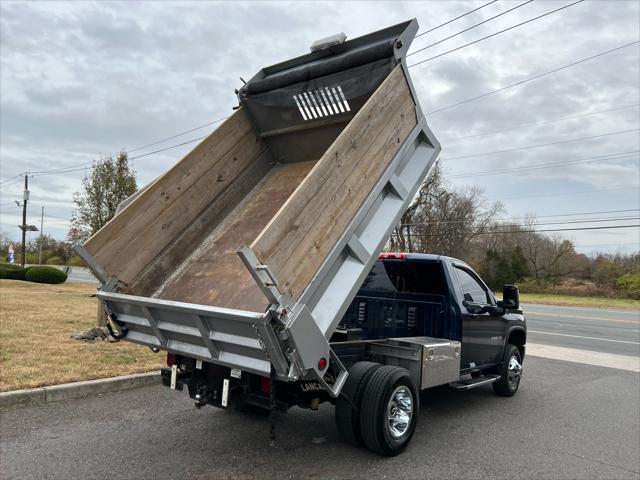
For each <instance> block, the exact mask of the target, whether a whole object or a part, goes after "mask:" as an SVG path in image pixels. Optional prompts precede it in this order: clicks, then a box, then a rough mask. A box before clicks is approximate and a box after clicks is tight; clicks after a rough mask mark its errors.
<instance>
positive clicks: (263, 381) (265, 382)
mask: <svg viewBox="0 0 640 480" xmlns="http://www.w3.org/2000/svg"><path fill="white" fill-rule="evenodd" d="M260 390H262V393H264V394H265V395H269V391H270V390H271V379H270V378H269V377H260Z"/></svg>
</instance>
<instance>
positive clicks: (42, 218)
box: [38, 205, 44, 265]
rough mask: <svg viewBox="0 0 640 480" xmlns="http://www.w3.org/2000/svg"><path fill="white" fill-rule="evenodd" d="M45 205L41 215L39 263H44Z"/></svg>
mask: <svg viewBox="0 0 640 480" xmlns="http://www.w3.org/2000/svg"><path fill="white" fill-rule="evenodd" d="M43 224H44V205H43V206H42V214H41V215H40V253H38V265H42V244H43V243H44V237H43V235H44V230H43V229H42V228H43V226H44V225H43Z"/></svg>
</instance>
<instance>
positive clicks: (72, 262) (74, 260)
mask: <svg viewBox="0 0 640 480" xmlns="http://www.w3.org/2000/svg"><path fill="white" fill-rule="evenodd" d="M67 265H69V266H71V267H86V266H87V265H86V264H85V263H84V261H82V259H81V258H80V257H79V256H78V255H74V256H73V257H71V258H70V259H69V261H68V262H67Z"/></svg>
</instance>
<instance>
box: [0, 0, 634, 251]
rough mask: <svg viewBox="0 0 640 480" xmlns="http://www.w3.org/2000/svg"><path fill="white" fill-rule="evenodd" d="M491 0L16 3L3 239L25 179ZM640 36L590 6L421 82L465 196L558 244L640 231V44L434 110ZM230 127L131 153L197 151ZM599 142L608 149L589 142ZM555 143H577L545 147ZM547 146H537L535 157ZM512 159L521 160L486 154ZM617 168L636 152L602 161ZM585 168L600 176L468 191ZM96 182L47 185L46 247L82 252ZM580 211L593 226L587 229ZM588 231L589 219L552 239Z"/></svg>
mask: <svg viewBox="0 0 640 480" xmlns="http://www.w3.org/2000/svg"><path fill="white" fill-rule="evenodd" d="M487 1H488V0H486V1H483V2H466V1H460V2H454V1H446V2H437V1H429V2H406V3H401V2H364V1H361V2H353V3H346V2H345V3H329V2H314V3H311V2H309V3H303V2H298V3H286V2H246V3H242V2H228V3H227V2H217V3H214V2H210V3H207V2H137V3H134V2H129V3H119V2H100V3H90V2H38V3H28V2H8V1H3V2H2V3H1V4H0V13H1V22H0V25H1V32H0V33H1V40H0V41H1V44H0V46H1V52H0V57H1V58H0V66H1V72H0V95H1V99H0V120H1V126H0V133H1V145H0V155H1V171H0V182H2V181H4V183H1V184H0V189H1V190H0V212H2V213H1V214H0V215H1V218H0V223H1V225H0V229H1V231H2V232H4V233H7V234H9V235H10V236H11V237H13V238H16V239H17V238H18V236H19V230H18V228H17V225H18V224H19V223H21V217H20V209H19V208H18V207H17V206H16V205H15V204H14V203H13V201H14V200H20V199H21V197H22V192H21V190H22V183H21V182H22V179H21V178H20V177H18V178H15V179H11V178H12V177H14V176H16V175H18V174H20V173H21V172H23V171H25V170H28V171H33V172H37V171H42V170H50V169H57V168H62V167H67V166H69V167H73V166H77V165H83V164H87V163H89V162H91V161H92V160H94V159H97V158H99V157H100V156H101V155H102V156H104V155H108V154H110V153H115V152H117V151H119V150H121V149H127V150H131V149H135V148H136V147H139V146H143V145H146V144H148V143H152V142H154V141H156V140H160V139H163V138H166V137H169V136H172V135H175V134H178V133H181V132H184V131H185V130H189V129H191V128H193V127H196V126H199V125H202V124H205V123H207V122H212V121H214V120H216V119H219V118H221V117H224V116H226V115H228V114H229V113H230V112H231V108H232V107H233V106H234V105H235V104H236V98H235V95H234V93H233V91H234V89H235V88H237V87H239V86H240V85H241V82H240V80H239V77H243V78H248V77H251V76H253V75H254V74H255V73H256V71H258V70H259V69H260V68H262V67H264V66H267V65H270V64H273V63H276V62H279V61H282V60H286V59H288V58H291V57H294V56H298V55H301V54H304V53H306V52H307V51H308V46H309V45H311V43H313V41H314V40H316V39H318V38H322V37H326V36H328V35H331V34H333V33H337V32H340V31H342V32H345V33H346V34H347V36H348V37H349V38H354V37H357V36H359V35H362V34H365V33H368V32H370V31H373V30H377V29H380V28H383V27H385V26H389V25H392V24H395V23H399V22H401V21H404V20H407V19H410V18H417V19H418V22H419V24H420V31H425V30H427V29H429V28H432V27H434V26H436V25H439V24H441V23H443V22H445V21H447V20H449V19H451V18H454V17H456V16H458V15H460V14H462V13H465V12H467V11H469V10H471V9H472V8H474V7H478V6H480V5H482V4H484V3H486V2H487ZM523 2H524V0H523ZM523 2H510V1H504V0H501V1H498V2H495V3H493V4H491V5H489V6H487V7H485V8H482V9H480V10H478V11H477V12H475V13H473V14H470V15H468V16H465V17H464V18H461V19H459V20H457V21H455V22H452V23H450V24H449V25H447V26H444V27H442V28H439V29H437V30H434V31H433V32H430V33H428V34H426V35H424V36H421V37H420V38H417V39H416V40H415V41H414V43H413V46H412V49H411V51H415V50H417V49H419V48H422V47H426V46H428V45H430V44H432V43H434V42H437V41H438V40H441V39H443V38H445V37H447V36H449V35H452V34H455V33H457V32H459V31H460V30H463V29H465V28H467V27H470V26H472V25H474V24H476V23H479V22H481V21H483V20H485V19H488V18H490V17H493V16H495V15H497V14H498V13H500V12H503V11H505V10H508V9H510V8H513V7H515V6H516V5H518V4H519V3H523ZM569 3H572V2H571V0H566V1H563V2H555V1H541V0H536V1H534V2H532V3H529V4H527V5H525V6H523V7H521V8H518V9H516V10H514V11H512V12H509V13H506V14H505V15H503V16H500V17H499V18H496V19H494V20H490V21H488V22H487V23H485V24H483V25H481V26H479V27H476V28H473V29H471V30H469V31H468V32H466V33H464V34H462V35H457V36H455V37H454V38H452V39H450V40H447V41H444V42H442V43H441V44H439V45H436V46H433V47H431V48H428V49H427V50H425V51H422V52H419V53H417V54H415V55H413V56H411V57H409V58H408V63H409V65H411V64H414V63H416V62H419V61H421V60H425V59H428V58H430V57H433V56H435V55H438V54H439V53H443V52H446V51H448V50H451V49H452V48H455V47H457V46H460V45H463V44H465V43H468V42H470V41H473V40H476V39H478V38H481V37H483V36H485V35H488V34H491V33H493V32H497V31H499V30H501V29H504V28H507V27H509V26H511V25H515V24H517V23H520V22H522V21H525V20H527V19H530V18H533V17H536V16H538V15H540V14H542V13H545V12H548V11H551V10H553V9H555V8H558V7H561V6H563V5H567V4H569ZM639 38H640V10H639V2H638V1H621V0H617V1H585V2H583V3H579V4H577V5H574V6H572V7H569V8H567V9H564V10H561V11H558V12H556V13H553V14H551V15H549V16H547V17H544V18H541V19H539V20H536V21H534V22H532V23H528V24H526V25H523V26H521V27H518V28H515V29H513V30H511V31H508V32H506V33H503V34H500V35H497V36H495V37H493V38H490V39H488V40H485V41H482V42H480V43H478V44H476V45H472V46H469V47H466V48H463V49H461V50H459V51H456V52H452V53H449V54H447V55H444V56H442V57H439V58H437V59H433V60H430V61H427V62H425V63H422V64H420V65H416V66H415V67H412V68H411V70H410V71H411V75H412V78H413V81H414V83H415V86H416V89H417V91H418V93H419V96H420V101H421V103H422V107H423V110H424V111H425V112H426V113H427V120H428V122H429V125H430V126H431V128H432V129H433V131H434V133H435V134H436V136H437V137H438V138H439V140H440V141H441V143H442V146H443V150H442V154H441V157H440V158H441V164H442V165H443V167H444V169H445V172H446V173H447V176H448V178H449V181H450V182H451V183H452V184H453V185H455V186H457V187H460V188H465V187H472V186H478V187H480V188H482V189H483V190H484V192H485V194H486V196H487V198H489V199H500V200H502V202H503V204H504V209H505V210H504V213H503V216H504V217H505V218H521V217H522V216H523V215H530V214H533V215H537V216H538V218H539V220H538V221H539V223H540V225H539V227H538V228H540V229H543V228H546V229H554V228H573V227H589V226H601V225H628V224H629V225H634V224H638V223H640V222H639V221H638V220H637V218H638V213H639V212H638V209H639V208H640V193H639V190H638V186H639V184H640V163H639V156H638V150H640V145H639V144H640V135H639V133H638V130H637V129H638V128H639V124H640V113H639V107H638V104H639V102H640V92H639V89H640V87H639V85H640V60H639V53H640V49H639V47H638V44H637V43H636V44H634V45H631V46H628V47H626V48H622V49H620V50H617V51H615V52H612V53H609V54H606V55H603V56H601V57H598V58H595V59H593V60H590V61H587V62H584V63H581V64H579V65H576V66H573V67H570V68H567V69H564V70H561V71H559V72H556V73H553V74H551V75H548V76H544V77H542V78H540V79H538V80H535V81H531V82H528V83H526V84H523V85H521V86H519V87H515V88H510V89H507V90H505V91H503V92H500V93H496V94H492V95H488V96H486V97H484V98H482V99H480V100H477V101H472V102H468V103H465V104H462V105H459V106H457V107H454V108H449V109H446V110H442V111H438V112H434V113H431V114H430V113H429V112H432V111H435V110H438V109H441V108H443V107H446V106H449V105H452V104H455V103H457V102H459V101H461V100H465V99H468V98H470V97H474V96H476V95H481V94H483V93H486V92H490V91H492V90H495V89H498V88H500V87H503V86H506V85H510V84H512V83H515V82H518V81H520V80H523V79H526V78H529V77H531V76H534V75H537V74H539V73H544V72H547V71H549V70H553V69H555V68H557V67H561V66H563V65H567V64H570V63H573V62H575V61H578V60H582V59H584V58H587V57H590V56H593V55H596V54H598V53H601V52H605V51H607V50H610V49H613V48H616V47H619V46H622V45H625V44H628V43H630V42H634V41H637V40H638V39H639ZM603 111H605V112H603ZM598 112H602V113H598ZM592 113H593V114H592ZM583 114H589V115H583ZM576 115H580V116H579V117H575V116H576ZM565 117H574V118H569V119H567V118H565ZM543 122H547V123H543ZM532 123H536V124H537V125H533V126H532V125H531V124H532ZM540 123H543V124H542V125H540ZM523 125H526V126H525V127H523V128H517V129H514V127H520V126H523ZM214 128H215V126H209V127H207V128H203V129H199V130H196V131H194V132H191V133H188V134H186V135H183V136H179V137H177V138H174V139H172V140H169V141H167V142H165V143H161V144H158V145H154V146H152V147H149V148H146V149H140V150H136V151H133V152H131V154H130V155H131V156H132V157H135V156H137V155H141V154H145V153H148V152H151V151H153V150H156V149H159V148H163V147H167V146H171V145H174V144H176V143H181V142H186V141H188V140H192V139H195V138H197V137H200V136H202V135H205V134H207V133H208V132H210V131H211V130H212V129H214ZM505 129H509V130H507V131H503V130H505ZM496 131H501V132H500V133H494V132H496ZM619 132H626V133H619ZM611 133H613V135H608V134H611ZM602 135H606V136H602ZM592 136H598V137H597V138H592V139H585V140H578V141H573V140H574V139H582V138H584V137H592ZM460 137H466V138H462V139H461V138H460ZM565 140H569V141H568V142H564V141H565ZM553 142H564V143H556V144H555V145H547V146H539V147H538V146H537V145H540V144H547V143H553ZM193 146H195V143H191V144H189V145H187V146H183V147H178V148H173V149H169V150H166V151H164V152H161V153H158V154H153V155H148V156H145V157H142V158H139V159H135V160H134V165H135V170H136V171H137V173H138V180H139V184H140V185H142V184H145V183H147V182H149V181H150V180H151V179H153V178H154V177H156V176H157V175H159V174H160V173H162V172H163V171H165V170H166V169H168V168H169V167H170V166H171V165H172V164H173V163H175V162H176V161H178V160H179V159H180V158H182V156H183V155H184V154H185V153H186V152H188V151H189V150H190V149H191V148H193ZM531 146H536V147H535V148H526V149H521V148H520V147H531ZM516 149H517V150H516ZM498 150H510V151H507V152H501V153H489V154H487V155H478V154H482V153H488V152H495V151H498ZM614 154H615V155H617V154H627V155H626V156H624V157H622V156H620V157H619V158H614V159H612V158H604V159H602V158H599V159H598V158H596V159H593V158H592V157H602V156H612V155H614ZM472 155H473V156H472ZM456 157H461V158H456ZM584 159H586V160H587V161H589V160H593V161H589V163H585V162H582V163H573V164H571V165H569V166H556V167H546V168H538V169H530V170H525V171H522V170H520V171H518V172H506V173H503V174H500V175H498V174H490V175H482V176H477V175H476V176H468V175H467V176H466V177H460V176H458V177H456V175H463V174H470V173H476V172H486V171H493V170H511V169H521V168H522V167H525V166H534V165H538V164H545V163H555V162H566V161H573V160H584ZM85 173H86V170H79V171H75V172H70V173H64V174H56V175H52V174H49V175H38V174H36V175H34V177H33V178H32V179H31V180H30V190H31V202H32V203H31V204H30V205H31V206H30V209H29V216H28V223H34V224H37V225H38V226H39V223H40V208H41V206H43V205H44V206H45V214H47V216H46V217H45V227H44V230H45V233H49V234H53V235H54V236H55V237H57V238H64V236H65V234H66V232H67V229H68V220H67V219H68V218H69V217H70V214H71V211H72V204H71V196H72V193H73V192H74V191H77V190H79V189H80V180H81V178H82V176H83V175H84V174H85ZM7 180H8V181H7ZM614 211H615V212H614ZM590 212H611V213H590ZM574 213H575V214H582V215H575V216H573V215H569V214H574ZM552 215H554V216H555V217H552ZM557 215H562V216H560V217H557ZM625 217H626V218H625ZM629 217H631V218H629ZM634 218H635V220H634ZM595 219H621V220H613V221H601V220H598V221H592V220H595ZM576 220H589V222H588V223H578V224H575V223H571V224H568V223H553V224H551V222H568V221H572V222H573V221H576ZM543 224H544V225H543ZM547 224H548V225H547ZM639 231H640V229H638V228H626V229H610V230H587V231H573V232H561V233H562V235H564V236H566V237H567V238H570V239H571V240H573V241H574V242H575V244H576V246H577V248H578V250H579V251H582V252H585V253H593V252H595V251H610V252H616V251H625V252H628V251H634V250H638V248H639V242H640V239H639Z"/></svg>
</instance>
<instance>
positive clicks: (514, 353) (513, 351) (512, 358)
mask: <svg viewBox="0 0 640 480" xmlns="http://www.w3.org/2000/svg"><path fill="white" fill-rule="evenodd" d="M499 373H500V380H498V381H497V382H493V384H492V385H493V391H494V392H496V394H498V395H500V396H502V397H512V396H513V395H515V394H516V392H517V391H518V387H519V386H520V379H521V378H522V354H521V353H520V349H519V348H518V347H517V346H515V345H509V346H508V347H507V351H506V352H505V356H504V360H503V362H502V367H501V369H500V372H499Z"/></svg>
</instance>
